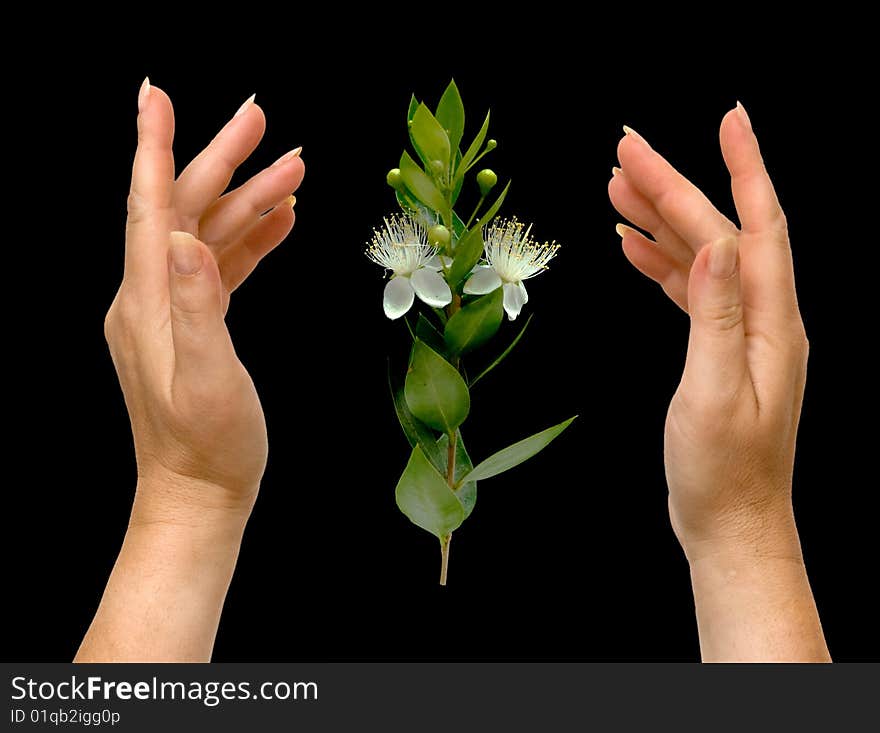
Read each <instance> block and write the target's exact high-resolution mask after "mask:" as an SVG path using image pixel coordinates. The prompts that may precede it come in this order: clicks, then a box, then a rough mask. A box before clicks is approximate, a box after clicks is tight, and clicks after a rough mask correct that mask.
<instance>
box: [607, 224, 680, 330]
mask: <svg viewBox="0 0 880 733" xmlns="http://www.w3.org/2000/svg"><path fill="white" fill-rule="evenodd" d="M617 233H618V234H619V235H620V237H621V239H622V240H623V254H624V255H626V258H627V259H628V260H629V261H630V263H631V264H632V266H633V267H635V268H636V269H637V270H638V271H639V272H641V273H642V274H643V275H645V276H647V277H649V278H651V279H652V280H653V281H654V282H656V283H657V284H659V285H660V287H662V288H663V292H664V293H666V295H668V296H669V298H670V299H671V300H672V301H673V302H674V303H675V304H676V305H677V306H678V307H679V308H681V309H682V310H683V311H684V312H685V313H687V288H688V269H687V268H686V267H685V265H683V264H682V263H681V262H679V261H678V260H676V259H673V258H672V257H670V256H669V255H668V254H667V253H666V252H664V251H663V250H662V249H660V247H658V246H657V244H656V242H652V241H651V240H650V239H648V238H647V237H646V236H645V235H644V234H642V233H641V232H637V231H636V230H635V229H633V228H632V227H628V226H626V225H625V224H618V225H617Z"/></svg>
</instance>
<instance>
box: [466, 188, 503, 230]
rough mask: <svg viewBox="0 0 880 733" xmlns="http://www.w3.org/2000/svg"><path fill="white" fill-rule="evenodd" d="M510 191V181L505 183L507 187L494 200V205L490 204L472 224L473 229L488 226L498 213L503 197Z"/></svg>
mask: <svg viewBox="0 0 880 733" xmlns="http://www.w3.org/2000/svg"><path fill="white" fill-rule="evenodd" d="M509 190H510V181H508V182H507V185H506V186H505V187H504V190H503V191H502V192H501V193H500V194H498V198H497V199H495V203H494V204H492V205H491V206H490V207H489V208H488V209H486V212H485V213H484V214H483V215H482V216H481V217H480V220H479V221H478V222H477V223H476V224H474V228H475V229H482V227H483V225H484V224H488V223H489V222H490V221H492V219H493V217H494V216H495V214H497V213H498V209H500V208H501V204H503V203H504V197H505V196H507V192H508V191H509Z"/></svg>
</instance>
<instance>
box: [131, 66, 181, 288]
mask: <svg viewBox="0 0 880 733" xmlns="http://www.w3.org/2000/svg"><path fill="white" fill-rule="evenodd" d="M137 126H138V146H137V152H136V153H135V156H134V165H133V166H132V172H131V191H130V193H129V197H128V221H127V224H126V249H125V255H126V256H125V265H126V275H127V276H128V277H139V276H144V277H146V278H149V277H150V273H151V272H153V271H154V270H155V269H156V268H161V267H164V257H165V238H166V237H167V232H168V229H167V227H168V224H169V220H170V214H171V203H172V192H173V186H174V155H173V153H172V150H171V146H172V142H173V139H174V110H173V108H172V106H171V100H170V99H169V98H168V95H167V94H165V92H163V91H162V90H161V89H159V88H158V87H155V86H151V85H150V80H149V79H144V82H143V84H142V85H141V89H140V92H139V94H138V120H137Z"/></svg>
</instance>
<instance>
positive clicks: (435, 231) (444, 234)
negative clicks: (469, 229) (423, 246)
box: [428, 224, 450, 249]
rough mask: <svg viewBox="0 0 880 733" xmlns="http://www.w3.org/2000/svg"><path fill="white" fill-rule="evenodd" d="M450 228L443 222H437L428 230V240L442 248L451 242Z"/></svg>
mask: <svg viewBox="0 0 880 733" xmlns="http://www.w3.org/2000/svg"><path fill="white" fill-rule="evenodd" d="M449 239H450V235H449V230H448V229H447V228H446V227H445V226H443V225H442V224H435V225H434V226H432V227H431V228H430V229H429V230H428V242H430V243H431V244H432V245H434V246H435V247H440V248H441V249H442V248H444V247H446V245H448V244H449Z"/></svg>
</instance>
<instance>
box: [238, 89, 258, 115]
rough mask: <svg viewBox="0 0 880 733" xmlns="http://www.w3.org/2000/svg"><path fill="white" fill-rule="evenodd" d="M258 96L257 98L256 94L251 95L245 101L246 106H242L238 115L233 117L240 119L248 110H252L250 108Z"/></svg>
mask: <svg viewBox="0 0 880 733" xmlns="http://www.w3.org/2000/svg"><path fill="white" fill-rule="evenodd" d="M256 96H257V95H256V94H251V96H249V97H248V98H247V99H245V100H244V104H243V105H241V107H239V108H238V110H237V111H236V113H235V114H234V115H232V116H233V117H240V116H241V115H243V114H244V113H245V112H247V111H248V109H250V106H251V105H252V104H253V103H254V97H256Z"/></svg>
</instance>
